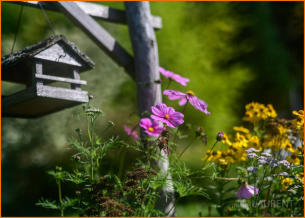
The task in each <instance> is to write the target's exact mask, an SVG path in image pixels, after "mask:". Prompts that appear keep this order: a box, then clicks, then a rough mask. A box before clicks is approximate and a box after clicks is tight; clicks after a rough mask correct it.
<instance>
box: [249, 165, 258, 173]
mask: <svg viewBox="0 0 305 218" xmlns="http://www.w3.org/2000/svg"><path fill="white" fill-rule="evenodd" d="M247 171H248V172H249V173H253V174H256V173H257V167H253V166H250V167H248V168H247Z"/></svg>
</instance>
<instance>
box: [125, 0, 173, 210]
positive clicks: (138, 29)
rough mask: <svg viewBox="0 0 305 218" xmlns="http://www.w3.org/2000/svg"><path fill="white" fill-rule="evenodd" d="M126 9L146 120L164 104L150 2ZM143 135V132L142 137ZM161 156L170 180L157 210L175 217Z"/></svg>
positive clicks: (127, 4)
mask: <svg viewBox="0 0 305 218" xmlns="http://www.w3.org/2000/svg"><path fill="white" fill-rule="evenodd" d="M125 9H126V16H127V22H128V27H129V34H130V38H131V42H132V48H133V53H134V64H135V72H136V84H137V93H138V108H139V112H140V116H143V113H145V112H146V111H148V112H150V111H151V106H155V105H156V104H158V103H161V102H162V95H161V85H160V84H158V83H156V82H155V81H157V80H159V79H160V74H159V71H158V66H159V60H158V45H157V41H156V36H155V32H154V29H153V28H152V24H151V22H152V21H151V19H150V17H151V14H150V8H149V2H147V1H142V2H125ZM143 135H144V134H143V132H141V137H143ZM160 152H161V156H162V157H161V158H160V160H159V161H158V163H156V164H157V165H158V167H159V169H160V173H161V174H162V175H164V176H166V178H167V182H166V185H164V187H162V190H161V193H160V199H158V201H157V205H156V207H157V209H160V210H161V211H163V212H164V213H165V216H174V215H175V208H174V202H175V198H174V188H173V183H172V180H171V175H170V173H169V172H168V167H169V162H168V157H167V154H166V153H165V152H164V151H163V150H161V151H160Z"/></svg>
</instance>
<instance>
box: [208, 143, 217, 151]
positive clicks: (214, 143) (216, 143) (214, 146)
mask: <svg viewBox="0 0 305 218" xmlns="http://www.w3.org/2000/svg"><path fill="white" fill-rule="evenodd" d="M217 142H218V141H217V140H216V142H215V143H214V145H213V146H212V148H211V149H210V151H213V148H214V147H215V145H216V144H217Z"/></svg>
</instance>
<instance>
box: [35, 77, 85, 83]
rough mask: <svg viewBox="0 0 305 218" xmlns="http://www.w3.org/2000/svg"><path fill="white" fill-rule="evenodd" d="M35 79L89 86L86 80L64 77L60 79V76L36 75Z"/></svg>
mask: <svg viewBox="0 0 305 218" xmlns="http://www.w3.org/2000/svg"><path fill="white" fill-rule="evenodd" d="M35 78H36V79H41V80H46V81H49V82H64V83H71V84H77V85H87V82H86V81H84V80H78V79H70V78H64V77H59V76H50V75H44V74H35Z"/></svg>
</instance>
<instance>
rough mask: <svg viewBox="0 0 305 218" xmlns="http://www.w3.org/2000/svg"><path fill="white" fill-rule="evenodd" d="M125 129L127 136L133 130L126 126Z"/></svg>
mask: <svg viewBox="0 0 305 218" xmlns="http://www.w3.org/2000/svg"><path fill="white" fill-rule="evenodd" d="M123 127H124V130H125V132H127V134H128V135H130V132H131V129H130V128H129V127H128V126H126V125H124V126H123Z"/></svg>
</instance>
